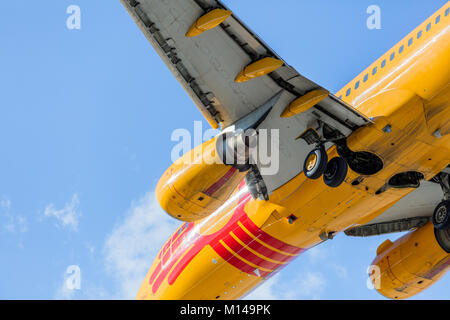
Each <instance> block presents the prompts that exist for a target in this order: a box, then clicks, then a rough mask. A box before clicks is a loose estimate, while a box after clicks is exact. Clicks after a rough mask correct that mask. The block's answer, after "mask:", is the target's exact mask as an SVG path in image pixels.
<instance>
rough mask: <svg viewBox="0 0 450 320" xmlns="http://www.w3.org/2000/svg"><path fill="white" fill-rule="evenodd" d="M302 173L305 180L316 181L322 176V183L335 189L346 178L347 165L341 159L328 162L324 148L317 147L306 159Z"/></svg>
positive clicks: (336, 158) (337, 158) (321, 146)
mask: <svg viewBox="0 0 450 320" xmlns="http://www.w3.org/2000/svg"><path fill="white" fill-rule="evenodd" d="M303 171H304V173H305V176H306V177H307V178H309V179H312V180H317V179H319V178H320V177H322V176H323V181H324V182H325V184H326V185H327V186H329V187H331V188H337V187H339V186H340V185H341V184H342V183H343V182H344V180H345V177H346V176H347V172H348V165H347V162H346V161H345V160H344V158H342V157H335V158H333V159H331V160H330V162H328V155H327V151H326V150H325V147H324V146H323V145H319V146H318V147H317V148H315V149H314V150H313V151H311V152H310V153H309V154H308V156H307V157H306V159H305V163H304V165H303Z"/></svg>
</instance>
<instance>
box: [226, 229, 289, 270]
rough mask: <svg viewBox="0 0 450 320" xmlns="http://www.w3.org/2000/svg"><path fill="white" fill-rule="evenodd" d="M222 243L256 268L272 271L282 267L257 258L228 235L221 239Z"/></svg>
mask: <svg viewBox="0 0 450 320" xmlns="http://www.w3.org/2000/svg"><path fill="white" fill-rule="evenodd" d="M223 241H224V242H225V244H226V245H227V246H228V247H229V248H230V249H231V250H233V252H236V253H237V254H238V255H239V256H241V257H242V258H244V259H245V260H247V261H250V262H251V263H253V264H254V265H257V266H258V267H261V268H265V269H269V270H272V271H274V270H276V269H278V268H279V267H280V266H281V265H282V264H280V263H273V262H270V261H267V260H264V259H262V258H260V257H258V256H257V255H255V254H254V253H252V252H251V251H249V250H248V249H247V248H245V247H243V246H242V245H241V244H240V243H239V242H237V241H236V240H235V239H234V238H233V237H232V236H231V235H230V234H229V235H228V236H226V237H225V239H223Z"/></svg>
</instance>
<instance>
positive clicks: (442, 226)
mask: <svg viewBox="0 0 450 320" xmlns="http://www.w3.org/2000/svg"><path fill="white" fill-rule="evenodd" d="M433 180H434V181H435V182H438V183H439V184H440V185H441V187H442V191H444V201H442V202H441V203H439V204H438V206H437V207H436V209H435V210H434V213H433V218H432V220H433V225H434V233H435V235H436V239H437V241H438V242H439V244H440V245H441V247H442V249H444V250H445V251H446V252H448V253H450V175H449V174H448V173H444V172H442V173H440V174H439V175H438V176H437V177H435V178H434V179H433Z"/></svg>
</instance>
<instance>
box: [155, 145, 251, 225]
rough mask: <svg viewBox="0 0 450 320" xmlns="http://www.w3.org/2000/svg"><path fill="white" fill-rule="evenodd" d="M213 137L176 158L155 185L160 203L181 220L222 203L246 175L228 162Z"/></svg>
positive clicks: (192, 218) (199, 215) (202, 215)
mask: <svg viewBox="0 0 450 320" xmlns="http://www.w3.org/2000/svg"><path fill="white" fill-rule="evenodd" d="M216 144H217V139H216V138H214V139H211V140H209V141H207V142H205V143H203V144H202V145H200V146H198V147H196V148H194V149H193V150H191V151H190V152H188V153H186V154H185V155H183V156H182V157H181V158H180V159H178V160H177V161H175V162H174V163H173V164H172V165H171V166H170V168H169V169H167V171H166V172H165V173H164V175H163V176H162V177H161V179H160V180H159V182H158V185H157V187H156V197H157V199H158V201H159V203H160V205H161V207H162V208H163V209H164V210H165V211H166V212H167V213H168V214H170V215H171V216H173V217H174V218H176V219H178V220H182V221H187V222H192V221H197V220H200V219H203V218H205V217H207V216H208V215H210V214H211V213H213V212H214V211H215V210H217V209H218V208H219V207H220V206H222V205H223V204H224V203H225V201H226V200H227V199H228V197H229V196H230V195H231V193H232V192H233V191H234V190H235V189H236V187H237V186H238V185H239V183H240V182H242V180H243V179H244V177H245V172H240V171H239V170H237V169H236V168H234V167H232V166H230V165H225V164H224V163H223V161H222V160H221V157H220V156H219V155H218V153H217V151H216V149H217V147H216Z"/></svg>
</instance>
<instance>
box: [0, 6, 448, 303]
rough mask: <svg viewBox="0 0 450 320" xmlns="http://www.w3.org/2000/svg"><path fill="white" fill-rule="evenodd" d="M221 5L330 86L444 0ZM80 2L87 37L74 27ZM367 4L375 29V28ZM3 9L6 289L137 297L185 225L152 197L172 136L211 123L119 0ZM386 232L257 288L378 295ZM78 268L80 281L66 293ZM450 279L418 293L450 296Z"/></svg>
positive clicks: (317, 254) (332, 250)
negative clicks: (370, 271)
mask: <svg viewBox="0 0 450 320" xmlns="http://www.w3.org/2000/svg"><path fill="white" fill-rule="evenodd" d="M224 2H225V3H226V4H227V5H228V6H229V7H231V8H232V9H233V11H234V12H235V13H236V14H237V15H238V16H239V17H240V18H241V19H242V20H244V21H246V22H247V24H248V25H249V26H250V27H251V28H252V29H253V30H255V31H256V32H257V33H258V34H259V35H260V36H261V37H262V38H263V39H264V40H265V41H266V42H267V43H269V44H270V45H271V46H272V48H273V49H274V50H275V51H276V52H277V53H278V54H279V55H281V56H282V57H283V58H284V59H285V60H286V61H288V62H289V63H290V64H291V65H293V66H295V67H296V68H297V70H299V71H300V72H301V73H302V74H303V75H305V76H307V77H309V78H311V79H312V80H313V81H315V82H317V83H320V84H321V85H322V86H324V87H326V88H329V89H330V90H331V91H333V92H336V91H337V90H339V89H340V88H341V87H342V86H343V85H345V84H346V83H347V82H348V81H349V80H351V79H352V78H353V77H354V76H356V75H357V74H358V73H359V72H360V71H361V70H363V69H364V68H365V67H367V66H368V65H369V64H370V63H371V62H372V61H374V60H375V59H376V58H378V57H379V56H380V55H381V54H383V53H384V52H385V51H387V50H388V49H389V48H390V47H391V46H393V45H394V44H395V43H396V42H398V41H399V40H400V39H401V38H402V37H404V36H405V35H406V34H407V33H408V32H410V31H411V30H412V29H413V28H415V27H416V26H417V25H418V24H420V23H421V22H422V21H423V20H425V19H426V18H427V17H428V16H429V15H431V14H432V13H433V12H434V11H435V10H437V9H438V8H440V7H441V6H442V5H443V4H444V3H445V2H446V1H444V0H428V1H422V0H397V1H388V0H375V1H366V0H360V1H357V2H356V1H351V0H345V1H333V0H328V1H325V0H318V1H298V0H284V1H282V2H281V1H272V0H270V1H269V0H267V1H257V0H246V1H242V0H227V1H224ZM280 3H281V5H280ZM72 4H75V5H78V6H80V8H81V19H82V20H81V23H82V24H81V30H68V29H67V28H66V19H67V17H68V15H67V14H66V9H67V7H68V6H69V5H72ZM372 4H376V5H378V6H380V8H381V18H382V29H381V30H368V29H367V27H366V19H367V17H368V15H367V14H366V9H367V7H368V6H369V5H372ZM0 12H1V13H0V16H1V19H0V39H1V40H2V45H1V49H0V88H1V90H0V93H1V94H0V143H1V144H0V145H1V150H2V152H1V156H0V262H1V263H0V298H2V299H53V298H57V299H61V298H73V299H109V298H133V297H134V295H135V293H136V292H137V288H138V286H139V284H140V282H141V280H142V279H143V278H144V276H145V273H146V271H147V269H148V268H149V267H150V265H151V263H152V261H153V258H154V256H155V254H156V253H157V251H158V250H159V248H160V245H161V244H162V243H163V241H164V240H165V239H166V238H167V237H168V235H169V234H170V233H171V232H172V231H173V230H174V229H175V228H176V227H177V225H178V223H177V222H175V221H172V220H171V219H170V218H168V217H167V216H166V215H165V214H164V213H163V212H162V211H161V209H160V208H159V206H158V204H157V203H156V202H155V200H154V194H153V191H154V188H155V185H156V182H157V181H158V178H159V177H160V175H161V174H162V173H163V172H164V170H165V169H166V168H167V167H168V166H169V165H170V154H171V149H172V148H173V147H174V142H172V141H171V140H170V137H171V133H172V132H173V130H175V129H177V128H186V129H188V130H191V131H192V130H193V126H194V121H198V120H200V121H203V119H202V116H201V114H200V113H199V112H198V111H197V109H196V108H195V106H194V105H193V103H192V102H191V101H190V99H189V98H188V96H187V94H186V93H185V92H184V91H183V90H182V88H181V86H180V85H179V84H178V83H177V82H176V80H175V79H174V78H173V76H172V75H171V74H170V72H169V71H168V70H167V68H166V67H165V65H164V64H163V63H162V62H161V61H160V59H159V57H158V56H157V55H156V53H155V52H154V51H153V49H152V48H151V47H150V45H149V44H148V43H147V41H146V39H145V38H144V36H143V35H142V34H141V33H140V31H139V30H138V28H137V27H136V26H135V25H134V23H133V22H132V20H131V18H130V17H129V16H128V14H127V13H126V11H125V9H124V8H123V7H122V6H121V5H120V3H119V1H118V0H116V1H105V0H70V1H66V0H47V1H1V2H0ZM203 123H204V128H207V127H208V126H207V124H206V122H204V121H203ZM396 237H397V235H393V236H391V237H390V238H391V239H394V238H396ZM385 238H386V237H375V238H369V239H352V238H346V237H345V236H343V235H339V236H338V237H337V238H336V239H335V240H333V241H330V242H327V243H325V244H324V245H322V246H319V247H317V248H315V249H313V250H311V251H310V252H309V253H307V254H305V255H304V256H301V257H300V258H298V259H297V260H296V261H295V262H293V263H292V264H291V265H290V266H288V267H287V268H286V269H285V270H284V271H283V272H282V273H281V274H280V275H278V276H276V277H275V278H273V279H272V280H269V281H268V282H267V283H266V284H265V285H264V286H262V287H261V288H260V289H258V290H256V291H255V292H254V293H252V295H251V296H250V297H253V298H280V299H282V298H295V299H380V298H382V297H381V296H380V295H379V294H378V293H376V292H375V291H373V290H368V289H367V287H366V269H367V267H368V266H369V264H370V263H371V261H372V259H373V258H374V256H375V251H376V247H377V246H378V245H379V244H380V243H381V242H382V241H384V239H385ZM71 265H77V266H79V267H80V270H81V279H82V281H81V289H80V290H75V291H70V290H67V288H66V287H65V286H64V281H65V277H66V269H67V268H68V267H69V266H71ZM449 285H450V278H449V276H448V275H447V276H446V277H444V278H443V279H442V280H441V281H440V282H439V283H438V284H436V285H435V286H434V287H432V288H431V289H429V290H428V291H425V292H424V293H422V294H420V295H419V296H417V298H420V299H433V298H434V299H439V298H446V299H448V298H449V294H448V287H449Z"/></svg>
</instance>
